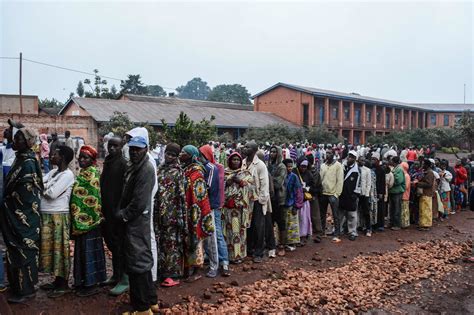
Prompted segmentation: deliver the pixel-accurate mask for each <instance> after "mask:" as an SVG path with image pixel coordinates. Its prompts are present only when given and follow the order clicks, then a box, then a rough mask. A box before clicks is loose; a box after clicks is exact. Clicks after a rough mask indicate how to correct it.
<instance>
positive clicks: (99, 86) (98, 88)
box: [84, 69, 110, 98]
mask: <svg viewBox="0 0 474 315" xmlns="http://www.w3.org/2000/svg"><path fill="white" fill-rule="evenodd" d="M84 84H87V85H88V86H89V88H90V91H87V92H85V93H84V96H85V97H91V98H108V96H109V95H110V94H109V88H108V87H107V80H102V78H101V76H100V75H99V70H97V69H94V83H92V82H91V80H90V79H85V80H84ZM92 84H93V85H92Z"/></svg>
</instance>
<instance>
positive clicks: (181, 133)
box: [161, 112, 217, 146]
mask: <svg viewBox="0 0 474 315" xmlns="http://www.w3.org/2000/svg"><path fill="white" fill-rule="evenodd" d="M214 120H215V117H213V116H212V117H211V119H210V120H206V119H203V120H201V121H200V122H199V123H196V122H194V121H193V120H192V119H190V118H189V117H188V115H186V114H185V113H184V112H180V113H179V117H178V119H177V120H176V122H175V124H174V126H173V127H170V126H169V125H168V124H167V123H166V122H165V121H164V120H161V123H162V124H163V134H164V136H165V138H166V140H167V141H170V142H176V143H177V144H179V145H180V146H185V145H187V144H192V145H195V146H201V145H203V144H205V143H207V142H208V141H209V140H212V139H214V138H215V137H216V136H217V128H216V126H215V125H214V124H213V121H214Z"/></svg>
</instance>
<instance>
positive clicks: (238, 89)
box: [207, 84, 252, 104]
mask: <svg viewBox="0 0 474 315" xmlns="http://www.w3.org/2000/svg"><path fill="white" fill-rule="evenodd" d="M207 100H208V101H214V102H227V103H237V104H252V103H251V102H250V93H249V92H248V91H247V88H246V87H245V86H242V85H240V84H221V85H217V86H215V87H214V88H213V89H212V91H211V92H210V93H209V97H208V98H207Z"/></svg>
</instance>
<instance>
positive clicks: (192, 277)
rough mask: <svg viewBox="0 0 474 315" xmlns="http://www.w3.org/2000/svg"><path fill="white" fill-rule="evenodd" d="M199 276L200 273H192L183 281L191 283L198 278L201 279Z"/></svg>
mask: <svg viewBox="0 0 474 315" xmlns="http://www.w3.org/2000/svg"><path fill="white" fill-rule="evenodd" d="M201 278H202V276H201V275H192V276H189V277H188V278H186V279H185V280H184V282H186V283H192V282H194V281H197V280H199V279H201Z"/></svg>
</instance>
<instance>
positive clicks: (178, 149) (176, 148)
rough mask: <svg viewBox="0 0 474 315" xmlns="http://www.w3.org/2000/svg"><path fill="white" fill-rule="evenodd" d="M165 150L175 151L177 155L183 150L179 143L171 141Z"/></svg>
mask: <svg viewBox="0 0 474 315" xmlns="http://www.w3.org/2000/svg"><path fill="white" fill-rule="evenodd" d="M165 152H173V153H176V155H179V152H181V147H180V146H179V144H177V143H174V142H171V143H168V144H167V145H166V148H165Z"/></svg>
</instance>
